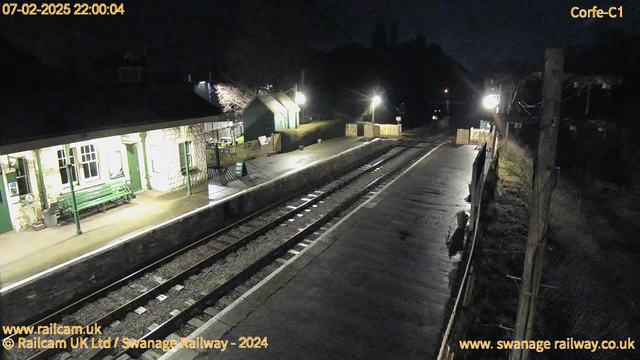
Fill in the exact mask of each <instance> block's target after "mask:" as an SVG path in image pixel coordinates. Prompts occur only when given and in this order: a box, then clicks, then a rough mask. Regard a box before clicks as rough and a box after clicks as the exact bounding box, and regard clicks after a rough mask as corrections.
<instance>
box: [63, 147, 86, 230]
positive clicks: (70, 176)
mask: <svg viewBox="0 0 640 360" xmlns="http://www.w3.org/2000/svg"><path fill="white" fill-rule="evenodd" d="M69 151H71V150H70V149H69V145H68V144H67V145H65V146H64V153H65V156H66V162H67V179H69V188H70V189H71V205H72V206H73V218H74V220H75V222H76V235H81V234H82V229H81V228H80V216H79V214H78V203H77V202H76V193H75V191H74V189H73V172H72V171H71V166H72V165H71V161H70V159H69ZM78 176H80V174H78Z"/></svg>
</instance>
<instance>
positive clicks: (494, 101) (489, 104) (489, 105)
mask: <svg viewBox="0 0 640 360" xmlns="http://www.w3.org/2000/svg"><path fill="white" fill-rule="evenodd" d="M482 106H484V108H485V109H487V110H493V109H495V108H496V107H497V106H498V95H495V94H491V95H487V96H485V97H484V99H482Z"/></svg>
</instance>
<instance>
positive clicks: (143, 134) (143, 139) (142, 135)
mask: <svg viewBox="0 0 640 360" xmlns="http://www.w3.org/2000/svg"><path fill="white" fill-rule="evenodd" d="M140 141H141V142H142V157H143V158H144V179H145V180H146V181H147V190H153V189H152V188H151V179H150V178H149V165H148V164H147V132H146V131H143V132H141V133H140Z"/></svg>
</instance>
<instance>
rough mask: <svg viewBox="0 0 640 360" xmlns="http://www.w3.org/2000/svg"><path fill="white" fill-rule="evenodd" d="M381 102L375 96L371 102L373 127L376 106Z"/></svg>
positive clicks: (378, 97)
mask: <svg viewBox="0 0 640 360" xmlns="http://www.w3.org/2000/svg"><path fill="white" fill-rule="evenodd" d="M381 102H382V98H380V96H378V95H376V96H374V97H373V100H371V109H372V110H371V124H372V125H375V123H376V106H378V105H379V104H380V103H381Z"/></svg>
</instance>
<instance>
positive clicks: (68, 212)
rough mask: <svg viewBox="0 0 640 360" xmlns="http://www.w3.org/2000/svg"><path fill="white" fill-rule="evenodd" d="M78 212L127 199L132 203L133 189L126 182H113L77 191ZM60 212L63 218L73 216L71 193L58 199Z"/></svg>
mask: <svg viewBox="0 0 640 360" xmlns="http://www.w3.org/2000/svg"><path fill="white" fill-rule="evenodd" d="M75 194H76V203H77V205H78V211H79V212H80V211H82V210H86V209H90V208H93V207H96V206H98V205H103V209H104V208H106V204H107V203H109V202H111V201H117V200H120V199H125V200H127V201H131V198H132V197H133V192H132V191H131V187H130V186H129V185H128V184H127V183H125V181H124V180H116V181H111V182H108V183H105V184H102V185H96V186H92V187H89V188H86V189H82V190H78V191H75ZM58 211H59V212H60V217H61V218H67V217H72V216H73V199H72V198H71V193H69V194H65V195H62V196H60V197H58Z"/></svg>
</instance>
